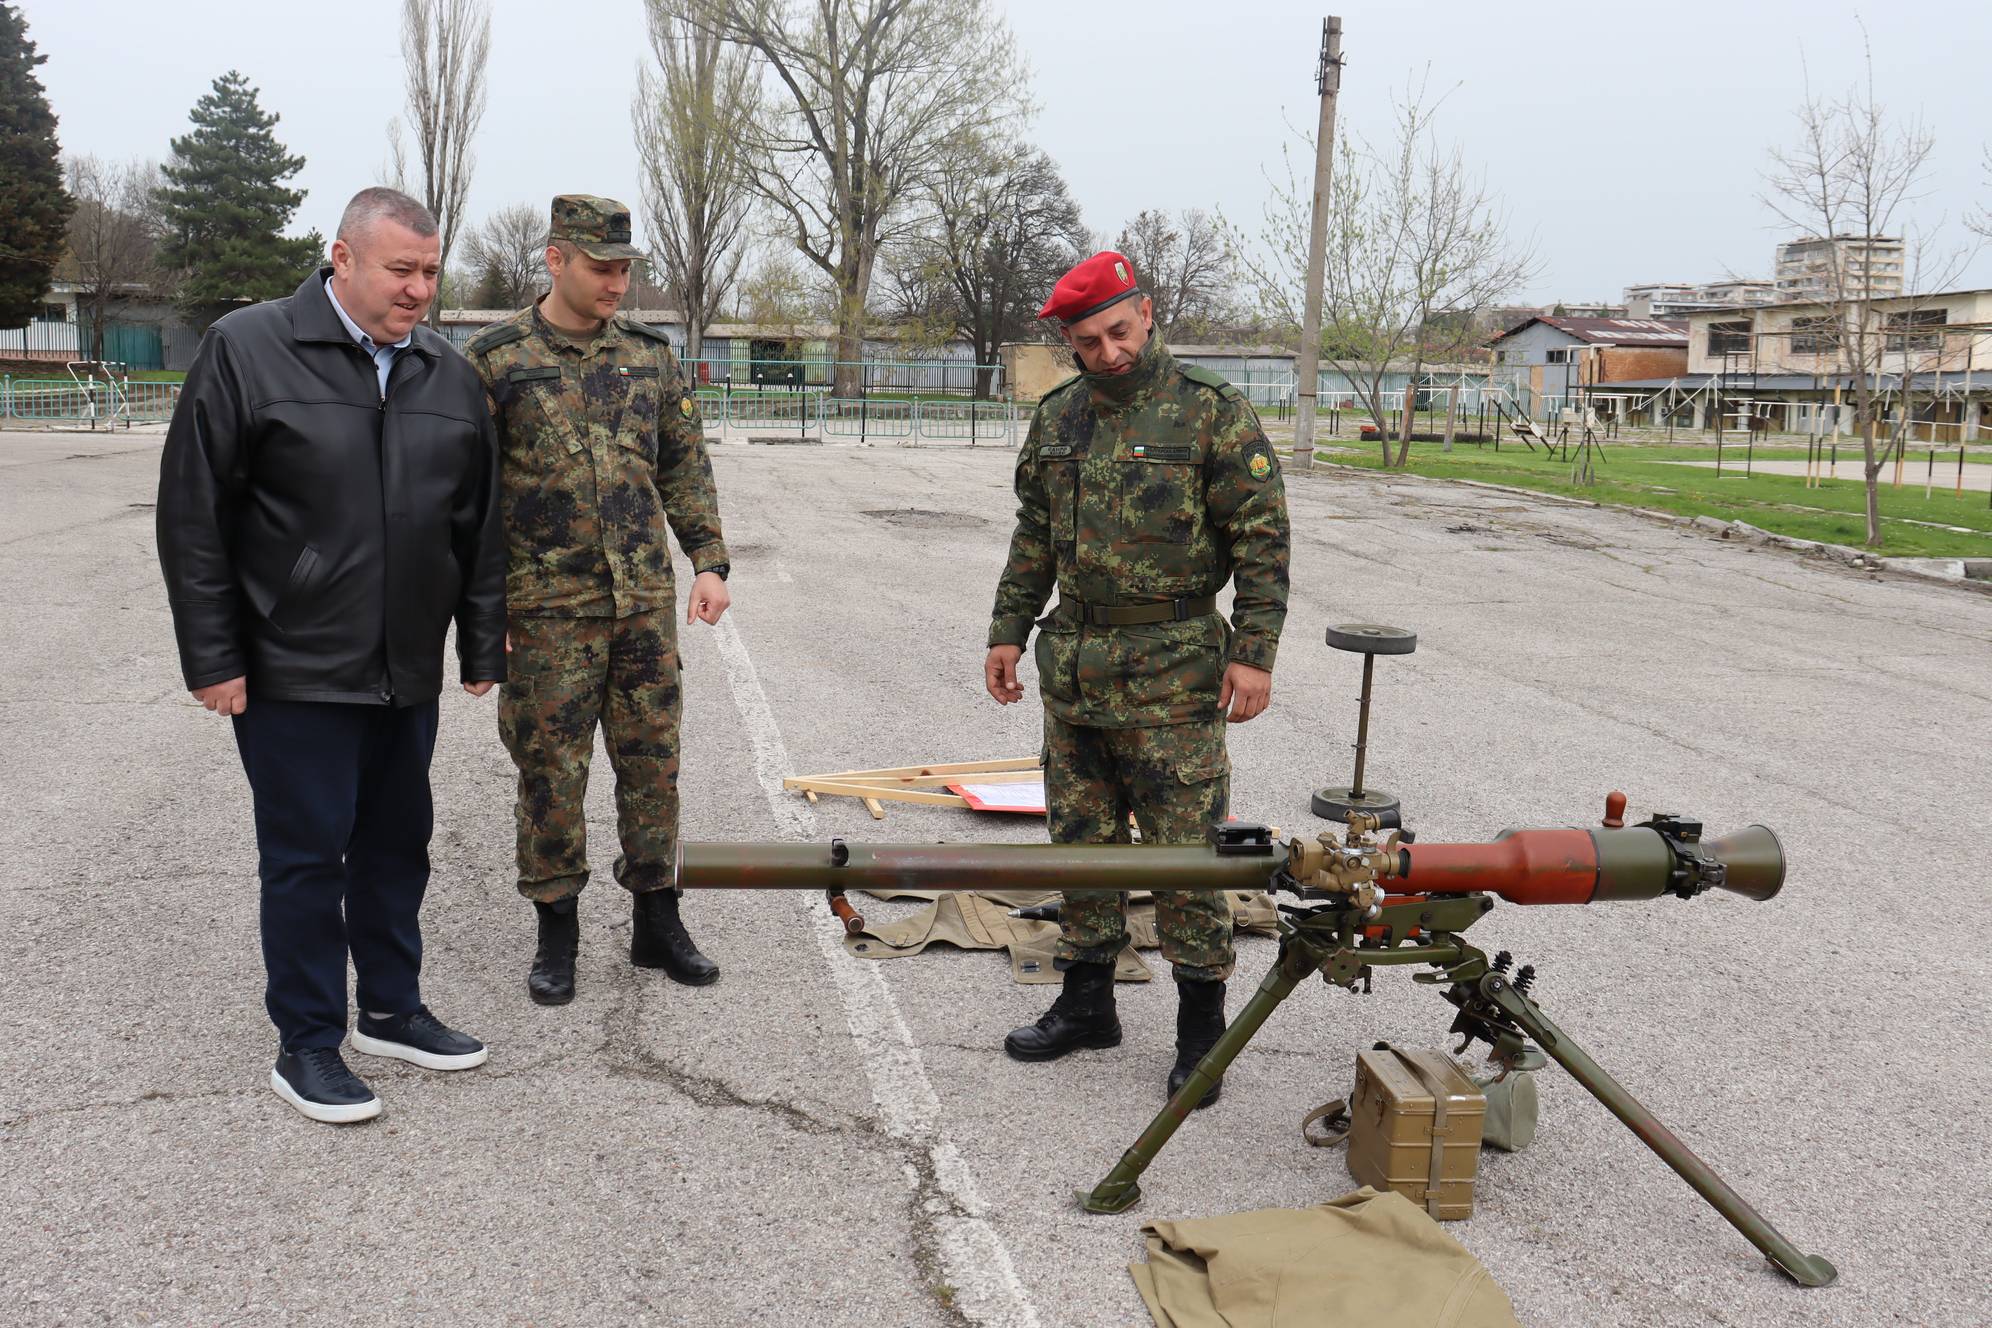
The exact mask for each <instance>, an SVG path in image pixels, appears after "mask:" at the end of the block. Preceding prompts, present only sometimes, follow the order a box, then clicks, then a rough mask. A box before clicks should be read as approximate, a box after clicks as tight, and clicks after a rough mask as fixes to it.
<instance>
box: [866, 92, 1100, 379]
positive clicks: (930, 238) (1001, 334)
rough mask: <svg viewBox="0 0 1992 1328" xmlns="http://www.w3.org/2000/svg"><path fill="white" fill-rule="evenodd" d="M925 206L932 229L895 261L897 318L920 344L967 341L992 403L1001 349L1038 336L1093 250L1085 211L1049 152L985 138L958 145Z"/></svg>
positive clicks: (973, 134)
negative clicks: (1048, 309) (1054, 296)
mask: <svg viewBox="0 0 1992 1328" xmlns="http://www.w3.org/2000/svg"><path fill="white" fill-rule="evenodd" d="M922 201H923V204H924V208H925V210H926V211H928V212H929V213H930V214H931V220H930V222H929V224H928V225H927V226H926V227H924V228H922V229H921V230H920V231H919V232H917V233H915V234H914V235H913V236H911V237H910V238H909V239H908V240H907V241H906V242H905V243H904V244H903V245H901V246H900V248H899V252H897V253H895V254H893V255H892V261H891V262H889V264H888V272H887V276H888V279H889V281H890V282H891V284H892V295H893V303H894V305H895V308H894V312H895V313H896V314H897V315H898V316H899V317H900V319H901V321H902V332H904V331H906V330H909V329H910V330H911V331H912V332H913V333H914V339H915V341H916V342H917V343H919V344H926V345H938V344H940V343H942V342H945V341H948V340H952V339H954V338H956V337H959V338H961V339H963V340H965V341H967V342H968V343H969V345H970V346H971V347H973V349H974V355H975V363H976V365H977V369H976V376H975V392H976V395H977V396H987V395H989V392H990V388H991V378H992V373H993V371H992V370H991V368H990V367H989V366H991V365H993V364H994V363H995V362H996V354H997V351H998V349H999V348H1000V347H1001V346H1002V344H1003V343H1004V342H1006V341H1015V340H1018V339H1020V338H1021V337H1023V336H1025V335H1027V334H1028V333H1029V332H1030V331H1031V329H1032V328H1033V327H1034V326H1035V323H1036V315H1037V309H1038V306H1039V304H1040V303H1042V301H1043V299H1044V297H1045V295H1046V294H1048V293H1049V292H1050V290H1051V287H1052V285H1053V284H1054V283H1055V282H1056V281H1057V280H1058V278H1059V275H1060V274H1061V273H1063V272H1064V271H1065V269H1066V268H1068V267H1070V266H1071V265H1072V264H1073V263H1075V262H1077V261H1078V259H1079V257H1080V251H1081V249H1082V247H1083V246H1085V244H1086V243H1087V234H1086V228H1085V226H1084V224H1083V223H1082V222H1081V221H1080V218H1079V204H1078V203H1077V202H1076V201H1075V200H1074V199H1073V197H1072V194H1071V191H1070V190H1069V189H1068V188H1067V187H1066V184H1065V177H1064V176H1062V175H1061V174H1060V173H1059V170H1058V166H1057V163H1055V162H1053V161H1052V160H1051V158H1050V157H1049V156H1047V155H1045V153H1044V152H1043V151H1041V150H1039V149H1037V148H1032V147H1027V146H1024V145H1022V144H1018V143H1010V142H1005V141H1002V140H999V139H993V138H991V137H989V136H988V135H985V134H983V133H980V132H979V131H970V132H966V133H964V134H963V135H962V136H961V137H960V138H959V139H958V140H957V144H956V151H955V152H954V153H953V154H952V156H951V158H950V159H949V160H948V162H947V163H946V165H945V166H944V167H943V168H942V169H940V170H938V171H936V172H935V174H934V177H933V178H932V179H931V180H930V181H929V183H928V185H927V187H926V189H925V190H924V191H923V199H922Z"/></svg>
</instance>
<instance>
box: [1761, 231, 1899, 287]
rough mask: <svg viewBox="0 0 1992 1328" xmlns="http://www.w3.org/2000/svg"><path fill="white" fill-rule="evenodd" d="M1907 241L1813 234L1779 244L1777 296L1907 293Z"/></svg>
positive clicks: (1885, 236) (1896, 237)
mask: <svg viewBox="0 0 1992 1328" xmlns="http://www.w3.org/2000/svg"><path fill="white" fill-rule="evenodd" d="M1902 262H1903V251H1902V240H1901V237H1900V236H1892V235H1872V236H1859V235H1835V236H1833V237H1831V238H1830V239H1829V238H1826V237H1823V236H1817V235H1808V236H1805V237H1803V238H1802V239H1797V240H1790V241H1787V242H1786V243H1784V244H1781V245H1779V246H1778V255H1777V265H1776V270H1775V280H1776V282H1777V298H1778V299H1779V300H1780V301H1791V300H1830V299H1836V298H1838V299H1848V300H1861V299H1868V298H1871V297H1888V296H1894V295H1900V294H1902V290H1903V286H1902Z"/></svg>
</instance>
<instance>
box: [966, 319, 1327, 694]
mask: <svg viewBox="0 0 1992 1328" xmlns="http://www.w3.org/2000/svg"><path fill="white" fill-rule="evenodd" d="M1016 488H1017V502H1018V507H1017V529H1016V533H1015V535H1014V536H1012V538H1011V541H1010V558H1009V563H1008V565H1007V566H1006V567H1005V568H1004V571H1003V576H1002V579H1001V581H1000V582H999V583H998V585H997V587H996V608H995V613H994V615H993V618H994V620H993V622H992V623H991V624H990V629H989V644H991V645H1022V644H1023V643H1024V642H1025V641H1026V640H1027V639H1028V638H1029V636H1030V632H1031V627H1032V624H1033V620H1034V619H1036V617H1037V615H1038V613H1039V612H1040V611H1041V610H1042V609H1043V607H1044V603H1045V600H1046V598H1047V597H1048V596H1049V594H1050V592H1051V590H1052V588H1053V586H1054V585H1055V586H1056V587H1057V589H1058V593H1059V597H1060V599H1061V601H1064V600H1078V601H1082V602H1084V603H1087V604H1102V605H1126V604H1150V603H1157V602H1166V601H1169V600H1172V599H1190V598H1196V597H1200V596H1204V595H1214V594H1215V593H1216V592H1217V591H1219V590H1220V589H1222V588H1223V586H1224V584H1225V582H1227V581H1232V582H1234V583H1235V588H1236V595H1235V599H1234V603H1233V607H1232V614H1231V623H1230V625H1229V626H1228V627H1227V625H1226V624H1225V622H1224V620H1223V619H1222V618H1221V617H1219V616H1218V615H1217V614H1215V613H1212V614H1207V615H1204V616H1202V617H1199V618H1192V619H1189V620H1188V621H1185V622H1163V623H1153V624H1145V625H1141V626H1124V627H1087V626H1082V625H1081V624H1080V623H1078V622H1077V621H1075V620H1073V619H1072V618H1071V616H1070V615H1069V614H1067V613H1063V612H1054V613H1053V614H1052V615H1051V616H1049V617H1047V618H1045V619H1044V620H1043V621H1042V622H1039V623H1037V624H1036V625H1037V626H1038V627H1039V628H1041V629H1042V630H1041V632H1040V634H1039V636H1038V642H1037V655H1036V657H1037V665H1038V686H1039V689H1040V691H1041V692H1042V693H1043V696H1044V701H1045V706H1046V708H1047V709H1048V710H1050V712H1051V713H1052V714H1053V715H1055V716H1057V717H1058V718H1059V719H1062V720H1065V721H1066V722H1068V723H1074V724H1086V725H1092V726H1095V727H1102V728H1139V727H1146V726H1149V725H1155V724H1180V723H1186V722H1189V721H1192V720H1201V719H1210V718H1214V717H1215V716H1216V713H1217V693H1218V687H1219V684H1220V682H1221V680H1222V678H1223V674H1224V666H1225V664H1226V663H1227V662H1228V661H1231V660H1236V661H1239V662H1241V663H1245V664H1251V665H1254V666H1256V667H1258V668H1262V669H1271V668H1272V667H1273V655H1274V653H1275V652H1276V651H1277V649H1278V648H1279V639H1280V627H1281V625H1282V624H1283V623H1284V622H1285V620H1286V604H1287V558H1288V535H1287V510H1286V489H1285V487H1284V485H1283V483H1282V481H1281V478H1280V466H1279V459H1278V458H1277V457H1276V456H1275V455H1274V454H1273V449H1272V447H1271V445H1270V444H1268V443H1267V441H1266V436H1265V434H1264V433H1262V432H1261V431H1260V429H1259V420H1258V417H1257V416H1256V415H1254V414H1253V413H1252V408H1251V406H1250V405H1248V404H1247V403H1246V401H1245V399H1244V397H1243V396H1242V395H1241V394H1240V393H1239V391H1238V389H1236V388H1235V387H1232V386H1231V385H1230V384H1228V383H1226V382H1225V381H1224V380H1223V379H1222V378H1219V377H1218V376H1217V375H1216V374H1213V373H1210V372H1209V371H1208V370H1204V369H1198V368H1191V367H1185V366H1183V365H1180V364H1178V363H1176V361H1175V358H1174V357H1173V356H1171V355H1170V354H1169V352H1168V350H1167V348H1166V347H1164V346H1163V344H1162V339H1161V337H1159V336H1151V337H1150V338H1149V341H1148V344H1147V345H1146V346H1145V347H1143V348H1142V351H1141V355H1140V356H1139V358H1138V359H1137V360H1136V362H1135V366H1134V368H1133V369H1131V370H1129V371H1128V372H1127V373H1126V374H1124V375H1118V376H1114V377H1102V376H1098V375H1093V374H1081V375H1079V376H1078V377H1076V378H1073V379H1071V380H1069V381H1068V382H1066V383H1062V384H1060V385H1059V386H1058V387H1055V388H1053V389H1052V390H1051V391H1050V392H1049V393H1047V394H1046V395H1045V397H1044V399H1043V400H1042V401H1040V402H1039V403H1038V408H1037V413H1036V414H1035V415H1034V416H1033V417H1032V419H1031V427H1030V433H1029V434H1028V435H1027V436H1026V437H1025V439H1024V445H1023V449H1022V450H1021V451H1020V452H1019V454H1018V456H1017V479H1016Z"/></svg>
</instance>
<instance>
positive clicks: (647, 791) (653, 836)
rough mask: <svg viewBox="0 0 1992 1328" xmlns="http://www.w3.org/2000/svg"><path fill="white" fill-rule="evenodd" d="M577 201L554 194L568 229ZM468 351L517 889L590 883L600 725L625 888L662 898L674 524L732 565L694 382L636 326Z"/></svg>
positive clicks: (619, 324) (519, 321)
mask: <svg viewBox="0 0 1992 1328" xmlns="http://www.w3.org/2000/svg"><path fill="white" fill-rule="evenodd" d="M572 201H573V198H572V196H563V197H562V198H561V199H556V200H555V204H554V214H555V224H556V226H558V225H559V221H560V216H561V207H562V205H563V204H569V203H571V202H572ZM580 202H581V203H583V204H601V205H605V206H606V207H609V208H614V207H616V206H617V205H615V204H611V203H608V202H607V200H586V199H583V200H580ZM624 215H626V214H624ZM624 224H625V226H626V225H627V223H626V222H625V223H624ZM622 240H623V242H624V243H625V244H626V243H627V240H628V234H627V231H626V230H625V231H624V232H623V235H622ZM465 352H466V353H467V354H468V355H469V357H470V362H471V364H472V365H473V366H475V367H476V369H477V372H478V376H479V377H481V378H482V379H483V380H484V386H485V391H486V392H487V393H488V394H489V396H490V405H491V411H492V414H493V415H494V416H495V417H496V418H497V422H498V430H499V437H500V443H501V446H500V457H501V466H502V485H501V501H502V504H503V508H504V517H505V531H506V540H507V547H508V550H509V555H510V556H509V563H508V567H507V572H506V580H505V600H506V608H507V617H508V621H509V626H510V635H511V644H512V653H511V654H510V656H508V659H507V663H508V681H507V682H506V683H505V684H504V691H503V694H502V696H501V697H500V700H499V714H498V722H499V731H500V733H501V734H502V735H503V737H504V740H505V747H506V750H508V751H509V752H510V753H511V754H512V760H513V762H514V763H515V764H516V765H517V766H518V769H519V792H518V802H517V805H516V808H515V815H516V818H517V822H518V862H519V891H520V893H521V894H523V895H525V896H526V897H527V898H528V899H531V900H534V901H536V902H541V903H547V902H551V901H554V900H557V899H564V898H566V897H568V896H570V895H573V894H576V893H578V892H579V891H580V889H581V887H582V886H584V885H585V884H587V880H588V857H587V838H586V836H587V824H586V817H585V813H584V810H583V806H582V802H583V796H584V794H585V793H586V790H587V786H588V764H589V759H590V757H591V756H592V755H593V753H594V747H595V726H596V724H597V722H598V721H599V722H600V723H601V724H602V726H603V728H604V730H605V734H606V739H607V746H608V752H609V761H610V764H611V765H612V766H613V767H614V770H615V775H616V818H617V829H618V831H619V832H620V837H621V841H622V853H621V855H620V856H619V857H617V859H616V863H615V876H616V880H617V881H619V882H620V883H621V884H622V885H623V886H625V887H626V888H627V889H629V890H630V891H632V892H634V893H642V892H644V891H649V890H657V889H661V888H664V887H666V886H669V885H670V884H671V883H672V871H673V863H674V857H675V854H674V851H673V849H674V844H675V842H676V839H677V833H678V723H679V715H680V710H681V696H680V691H679V674H680V665H679V661H678V638H677V628H676V616H675V615H676V605H677V592H676V588H675V585H674V578H673V575H672V570H671V550H670V546H669V544H668V542H667V540H666V537H665V533H664V528H665V524H666V523H667V522H668V523H669V525H670V527H671V530H672V531H673V532H674V533H675V534H676V535H677V537H678V543H679V545H680V546H681V547H682V548H683V549H684V550H685V552H686V554H687V555H689V556H690V558H691V560H692V566H693V567H694V569H696V570H697V571H701V572H703V571H707V570H709V569H711V568H714V567H716V566H722V565H724V564H725V563H726V562H727V561H728V560H727V554H726V546H725V544H724V543H723V542H722V541H721V538H720V528H719V501H718V496H717V494H716V493H715V491H714V486H713V478H712V463H711V460H710V458H709V457H708V456H707V454H706V446H705V432H704V426H703V425H702V423H701V422H700V419H699V410H698V404H697V402H696V401H695V400H694V399H693V397H692V388H691V385H690V384H689V383H688V382H687V381H686V379H685V376H684V375H683V373H681V372H680V370H679V366H678V361H677V358H676V357H675V356H673V355H672V353H671V350H670V346H669V343H668V342H666V341H665V339H664V337H663V335H662V334H661V333H658V332H656V331H653V330H652V329H650V328H649V327H647V326H646V325H644V324H642V323H639V322H637V321H636V320H634V319H631V318H627V317H622V316H618V317H616V318H612V319H610V320H609V321H608V322H607V323H605V324H604V325H603V327H602V328H601V329H600V330H599V331H597V332H596V333H595V334H594V335H593V336H589V337H572V336H568V335H567V334H565V333H563V332H561V331H559V330H558V329H556V328H554V327H553V326H552V325H551V324H550V323H548V322H547V321H546V319H545V318H544V317H542V316H541V314H540V312H539V309H538V307H537V305H535V306H533V307H531V308H528V309H525V310H523V311H522V312H520V313H518V314H515V315H513V316H512V317H511V318H509V319H507V320H506V321H504V322H502V323H499V324H496V325H495V326H493V327H490V328H488V329H486V330H485V331H483V332H481V333H479V334H478V335H477V336H476V337H473V338H472V339H471V341H470V342H469V344H468V345H467V346H466V347H465Z"/></svg>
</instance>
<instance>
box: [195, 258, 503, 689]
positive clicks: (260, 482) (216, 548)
mask: <svg viewBox="0 0 1992 1328" xmlns="http://www.w3.org/2000/svg"><path fill="white" fill-rule="evenodd" d="M329 273H330V270H329V269H326V270H324V271H321V272H319V273H318V274H316V275H314V276H310V277H307V278H305V281H304V284H303V285H302V286H299V287H298V289H297V293H296V294H295V295H291V296H289V297H287V298H285V299H281V300H271V301H269V302H268V303H265V304H259V305H255V306H253V307H251V308H247V309H239V310H237V311H235V312H234V313H231V314H229V315H227V316H226V317H224V318H222V319H221V320H220V321H219V322H217V323H216V324H215V325H214V326H213V327H211V328H210V329H208V333H207V335H206V336H205V337H204V338H203V339H202V341H201V348H200V352H199V354H198V355H197V356H196V357H195V359H194V365H193V368H192V369H190V370H189V371H188V373H187V381H186V385H185V386H184V387H183V388H182V389H181V391H180V401H179V405H178V406H177V407H176V408H175V409H174V411H173V423H172V426H171V427H170V428H169V429H168V430H167V433H166V450H165V455H164V457H163V458H162V459H161V462H160V468H159V509H158V515H159V563H160V566H161V568H162V569H163V570H164V571H165V574H166V591H167V596H168V598H169V599H170V600H171V602H172V606H173V629H174V632H175V634H176V635H177V636H178V638H179V644H180V667H181V670H182V672H183V673H184V674H185V675H186V683H187V687H188V689H189V690H190V691H191V690H197V689H199V688H202V687H207V686H210V685H212V684H214V683H218V682H226V681H227V680H228V679H230V678H237V677H242V676H244V675H246V676H247V677H248V680H249V681H248V688H249V702H250V704H251V705H254V704H255V702H256V700H257V698H259V697H262V698H268V699H275V700H289V701H343V702H357V703H362V704H371V705H417V704H421V703H424V702H427V701H432V700H434V699H435V698H436V696H437V694H438V693H439V692H440V691H441V690H442V653H443V650H442V648H443V637H444V634H445V632H446V631H447V630H448V628H449V625H450V620H451V619H452V618H454V619H455V620H456V627H457V656H458V658H459V659H460V660H461V662H462V680H463V681H465V682H484V681H493V682H502V681H504V678H505V539H504V532H503V530H502V528H501V526H500V518H499V508H498V440H497V433H496V431H495V429H494V428H493V426H492V423H491V416H490V414H489V412H488V411H487V410H486V408H485V404H484V389H483V387H482V385H481V384H479V382H478V380H477V375H476V373H475V372H473V371H472V369H471V367H470V364H469V362H468V361H466V360H465V359H464V358H463V357H462V356H460V355H458V354H457V353H456V352H455V351H454V350H452V349H451V348H450V346H449V344H448V343H447V342H445V341H444V340H443V338H441V337H439V336H437V335H436V334H435V333H434V332H432V331H430V330H429V329H428V328H427V327H418V328H416V329H415V338H414V341H413V343H412V344H411V345H410V346H409V348H408V349H406V350H404V351H402V352H401V353H400V354H399V355H397V356H395V359H394V369H393V372H392V374H391V375H390V376H389V378H388V384H387V397H386V400H384V401H383V400H382V399H381V393H380V388H379V383H378V379H377V377H376V371H375V368H374V363H373V360H372V359H371V358H370V357H369V356H368V355H367V353H366V352H365V351H364V350H362V349H361V348H360V347H359V345H358V344H357V343H355V342H354V340H353V338H352V337H351V336H350V335H348V334H347V332H346V328H345V326H344V324H342V323H341V322H340V321H339V315H338V313H337V312H336V311H335V310H334V309H333V307H332V302H331V300H330V299H328V298H327V297H326V294H325V279H326V277H327V276H328V275H329Z"/></svg>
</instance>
